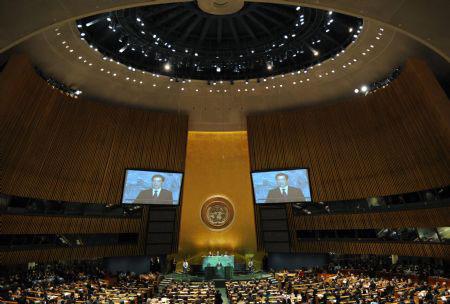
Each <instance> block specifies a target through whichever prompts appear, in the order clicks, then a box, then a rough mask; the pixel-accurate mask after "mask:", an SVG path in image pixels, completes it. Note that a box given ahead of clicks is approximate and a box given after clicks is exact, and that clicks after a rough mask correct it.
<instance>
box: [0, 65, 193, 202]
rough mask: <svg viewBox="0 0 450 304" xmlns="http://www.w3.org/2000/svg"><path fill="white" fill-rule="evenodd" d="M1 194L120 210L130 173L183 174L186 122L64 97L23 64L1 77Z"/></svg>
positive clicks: (7, 69)
mask: <svg viewBox="0 0 450 304" xmlns="http://www.w3.org/2000/svg"><path fill="white" fill-rule="evenodd" d="M0 91H1V92H2V94H0V115H1V122H0V123H1V125H0V126H1V129H0V137H1V150H0V153H1V155H2V158H1V160H0V168H1V170H2V180H1V183H0V189H1V192H2V193H5V194H9V195H17V196H24V197H33V198H40V199H50V200H62V201H74V202H88V203H102V204H107V203H109V204H117V203H120V200H121V194H122V188H123V178H124V173H125V169H126V168H152V169H161V170H174V171H183V170H184V160H185V154H186V153H185V149H186V140H187V122H188V119H187V116H185V115H181V114H173V113H156V112H149V111H144V110H140V109H132V108H127V107H119V106H112V105H105V104H101V103H98V102H91V101H88V100H85V99H83V98H81V99H73V98H70V97H68V96H65V95H63V94H61V93H60V92H59V91H57V90H52V89H51V87H50V86H49V85H48V84H47V83H46V82H45V81H44V80H43V79H41V78H40V77H39V76H38V75H37V74H36V73H35V71H34V70H33V68H32V66H31V65H30V63H29V62H28V60H27V59H26V58H24V57H13V58H11V59H10V62H9V63H8V64H7V66H6V67H5V69H4V71H3V72H2V74H1V75H0Z"/></svg>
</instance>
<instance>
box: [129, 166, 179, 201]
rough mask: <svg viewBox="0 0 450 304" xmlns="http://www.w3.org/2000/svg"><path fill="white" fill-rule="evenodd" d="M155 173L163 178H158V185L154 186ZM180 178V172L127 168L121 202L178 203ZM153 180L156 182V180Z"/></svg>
mask: <svg viewBox="0 0 450 304" xmlns="http://www.w3.org/2000/svg"><path fill="white" fill-rule="evenodd" d="M155 175H160V176H162V177H163V178H164V181H162V179H159V182H160V187H158V186H156V188H155V184H154V183H153V181H152V177H153V176H155ZM182 179H183V174H182V173H172V172H160V171H140V170H127V171H126V175H125V185H124V189H123V196H122V203H123V204H135V203H137V204H152V205H153V204H154V205H160V204H163V205H178V204H179V199H180V190H181V182H182ZM155 181H156V184H158V180H157V179H156V180H155ZM161 182H162V183H161ZM155 190H158V191H155Z"/></svg>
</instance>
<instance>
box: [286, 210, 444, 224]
mask: <svg viewBox="0 0 450 304" xmlns="http://www.w3.org/2000/svg"><path fill="white" fill-rule="evenodd" d="M290 209H292V208H290ZM289 218H290V220H291V223H292V227H293V229H295V230H336V229H383V228H393V229H395V228H434V227H447V226H450V206H448V207H439V208H424V209H416V210H403V211H379V212H367V213H353V214H329V215H314V216H290V217H289Z"/></svg>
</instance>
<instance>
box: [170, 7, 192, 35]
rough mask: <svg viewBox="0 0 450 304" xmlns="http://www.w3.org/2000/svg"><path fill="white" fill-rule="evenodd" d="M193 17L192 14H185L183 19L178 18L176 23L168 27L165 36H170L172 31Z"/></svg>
mask: <svg viewBox="0 0 450 304" xmlns="http://www.w3.org/2000/svg"><path fill="white" fill-rule="evenodd" d="M193 15H194V13H192V12H190V13H188V14H185V15H184V17H182V18H180V19H179V20H178V21H176V22H175V23H174V24H173V25H172V26H171V27H169V29H168V31H167V34H170V33H171V32H172V31H173V30H175V29H176V28H177V27H180V26H181V25H182V24H184V23H185V22H186V21H187V20H188V19H189V18H191V17H192V16H193Z"/></svg>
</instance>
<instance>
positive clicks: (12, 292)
mask: <svg viewBox="0 0 450 304" xmlns="http://www.w3.org/2000/svg"><path fill="white" fill-rule="evenodd" d="M154 261H155V262H156V259H155V260H154ZM154 266H155V267H157V266H156V263H155V265H154ZM447 277H448V273H447V272H446V271H445V270H443V269H441V268H440V267H438V266H431V265H428V264H421V265H415V264H402V263H398V264H394V265H391V264H389V263H388V262H387V260H384V261H383V260H382V259H376V258H373V259H366V260H359V261H355V260H352V261H347V262H344V261H336V262H334V263H330V264H328V265H326V266H325V267H321V268H309V269H299V270H296V271H281V272H274V273H273V274H271V276H269V277H266V278H264V279H258V280H256V279H253V280H240V281H228V282H226V293H227V297H228V299H229V301H230V303H232V304H243V303H255V304H269V303H274V304H300V303H302V304H303V303H308V304H319V303H325V304H327V303H338V304H339V303H354V304H381V303H389V304H394V303H395V304H407V303H414V304H422V303H433V304H445V303H450V289H449V287H448V284H450V281H449V280H448V279H447ZM160 282H161V277H160V275H159V274H158V273H148V274H144V275H142V274H141V275H136V274H133V273H124V272H120V273H118V274H117V275H111V274H110V273H108V272H106V271H104V270H102V268H101V267H100V266H98V265H95V264H80V265H70V266H69V265H66V266H64V265H60V264H56V265H51V266H40V267H37V268H35V269H32V270H28V271H23V272H20V271H17V272H13V273H8V275H5V276H3V277H0V303H6V304H9V303H57V304H60V303H61V304H66V303H67V304H71V303H90V304H96V303H107V304H111V303H118V304H119V303H120V304H125V303H134V304H138V303H154V304H178V303H179V304H202V303H206V304H208V303H209V304H222V295H221V293H220V291H219V290H218V289H216V287H215V284H214V282H212V281H211V282H180V281H174V280H172V281H170V280H167V279H166V280H165V282H166V283H167V282H168V283H167V284H165V283H164V284H163V283H161V284H160ZM163 282H164V281H163ZM159 284H160V285H159ZM158 289H159V292H158Z"/></svg>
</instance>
